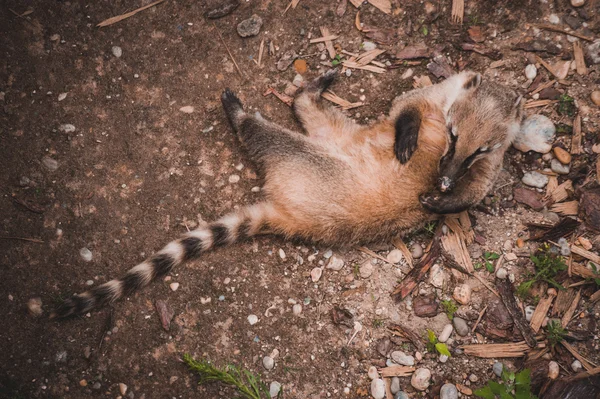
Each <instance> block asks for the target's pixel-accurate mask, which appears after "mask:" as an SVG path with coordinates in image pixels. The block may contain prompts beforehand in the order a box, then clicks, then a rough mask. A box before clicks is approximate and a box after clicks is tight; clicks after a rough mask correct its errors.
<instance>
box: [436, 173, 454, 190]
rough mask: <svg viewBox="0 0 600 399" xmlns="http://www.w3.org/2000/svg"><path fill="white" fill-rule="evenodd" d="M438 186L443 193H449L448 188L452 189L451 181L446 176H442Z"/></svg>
mask: <svg viewBox="0 0 600 399" xmlns="http://www.w3.org/2000/svg"><path fill="white" fill-rule="evenodd" d="M439 183H440V185H439V187H440V191H441V192H443V193H445V192H446V191H449V190H450V188H452V180H451V179H450V178H449V177H448V176H442V177H441V178H440V181H439Z"/></svg>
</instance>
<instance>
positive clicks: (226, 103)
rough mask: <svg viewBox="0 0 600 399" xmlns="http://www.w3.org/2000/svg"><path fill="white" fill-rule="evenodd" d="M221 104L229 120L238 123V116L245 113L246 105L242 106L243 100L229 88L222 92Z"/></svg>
mask: <svg viewBox="0 0 600 399" xmlns="http://www.w3.org/2000/svg"><path fill="white" fill-rule="evenodd" d="M221 104H223V109H224V110H225V113H226V114H227V117H228V118H229V120H230V121H231V122H232V123H233V124H234V125H236V123H235V122H236V121H237V119H238V117H239V116H240V115H241V114H243V113H244V107H243V106H242V102H241V101H240V99H239V98H237V96H236V95H235V94H233V92H232V91H231V90H230V89H229V88H227V89H225V91H223V93H222V94H221Z"/></svg>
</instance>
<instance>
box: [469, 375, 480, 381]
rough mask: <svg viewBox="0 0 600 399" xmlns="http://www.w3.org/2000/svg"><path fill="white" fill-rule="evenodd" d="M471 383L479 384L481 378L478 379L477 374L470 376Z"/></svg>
mask: <svg viewBox="0 0 600 399" xmlns="http://www.w3.org/2000/svg"><path fill="white" fill-rule="evenodd" d="M469 381H471V382H477V381H479V377H477V376H476V375H475V374H471V375H469Z"/></svg>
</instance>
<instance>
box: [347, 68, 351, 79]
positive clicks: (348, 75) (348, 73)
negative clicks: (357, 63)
mask: <svg viewBox="0 0 600 399" xmlns="http://www.w3.org/2000/svg"><path fill="white" fill-rule="evenodd" d="M350 76H352V69H350V68H348V69H346V77H348V78H349V77H350Z"/></svg>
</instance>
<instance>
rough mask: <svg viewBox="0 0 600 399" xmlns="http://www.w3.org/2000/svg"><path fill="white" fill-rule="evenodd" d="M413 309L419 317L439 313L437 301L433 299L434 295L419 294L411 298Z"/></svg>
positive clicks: (432, 315) (433, 315)
mask: <svg viewBox="0 0 600 399" xmlns="http://www.w3.org/2000/svg"><path fill="white" fill-rule="evenodd" d="M413 310H414V312H415V315H416V316H419V317H435V316H437V315H438V313H439V302H438V301H437V300H436V299H435V295H430V296H420V295H419V296H418V297H416V298H414V299H413Z"/></svg>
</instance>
